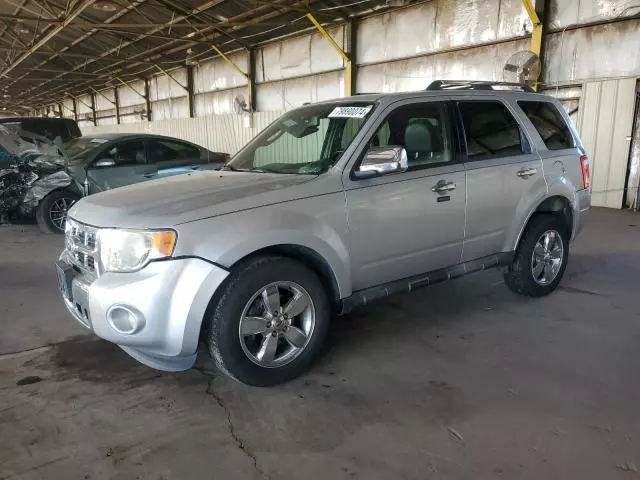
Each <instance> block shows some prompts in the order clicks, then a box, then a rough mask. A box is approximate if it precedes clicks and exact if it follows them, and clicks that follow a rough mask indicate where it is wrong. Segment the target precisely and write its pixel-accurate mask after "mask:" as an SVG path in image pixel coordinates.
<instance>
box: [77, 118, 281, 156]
mask: <svg viewBox="0 0 640 480" xmlns="http://www.w3.org/2000/svg"><path fill="white" fill-rule="evenodd" d="M281 114H282V112H256V113H254V114H253V125H252V126H247V121H248V116H245V115H242V116H239V115H235V114H229V115H210V116H207V117H197V118H178V119H173V120H163V121H157V122H139V123H130V124H121V125H108V126H106V125H105V126H97V127H94V126H92V125H91V126H83V127H82V134H83V135H100V134H103V133H135V132H141V133H154V134H157V135H168V136H171V137H177V138H183V139H185V140H189V141H191V142H194V143H197V144H198V145H202V146H203V147H206V148H208V149H210V150H214V151H219V152H227V153H231V154H233V153H236V152H237V151H238V150H240V148H242V146H243V145H244V144H245V143H247V142H248V141H249V140H250V139H251V138H253V136H255V135H256V134H257V133H258V132H260V131H262V130H263V129H264V128H265V127H267V126H268V125H269V124H270V123H271V122H273V121H274V120H275V119H276V118H278V117H279V116H280V115H281Z"/></svg>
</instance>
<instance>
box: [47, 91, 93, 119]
mask: <svg viewBox="0 0 640 480" xmlns="http://www.w3.org/2000/svg"><path fill="white" fill-rule="evenodd" d="M76 106H77V108H78V115H81V114H85V113H91V95H88V94H87V95H80V96H79V97H78V98H77V100H76ZM55 110H57V107H56V108H55Z"/></svg>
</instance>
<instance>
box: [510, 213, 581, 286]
mask: <svg viewBox="0 0 640 480" xmlns="http://www.w3.org/2000/svg"><path fill="white" fill-rule="evenodd" d="M569 241H570V234H569V230H568V229H567V226H566V224H565V222H564V221H563V220H562V218H560V217H559V216H557V215H552V214H536V215H534V216H533V217H531V220H529V223H528V224H527V227H526V229H525V231H524V233H523V235H522V238H521V239H520V243H519V244H518V249H517V250H516V254H515V258H514V259H513V262H512V264H511V265H510V266H509V271H508V272H507V273H505V275H504V280H505V283H506V284H507V287H509V289H510V290H511V291H513V292H515V293H519V294H521V295H526V296H529V297H543V296H545V295H548V294H550V293H551V292H553V291H554V290H555V289H556V287H557V286H558V284H559V283H560V280H561V279H562V276H563V275H564V271H565V269H566V268H567V260H568V259H569Z"/></svg>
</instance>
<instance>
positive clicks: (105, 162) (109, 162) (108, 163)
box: [93, 158, 116, 168]
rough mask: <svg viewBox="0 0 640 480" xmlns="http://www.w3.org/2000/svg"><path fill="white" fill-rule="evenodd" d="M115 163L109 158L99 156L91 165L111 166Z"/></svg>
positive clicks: (95, 166) (99, 166)
mask: <svg viewBox="0 0 640 480" xmlns="http://www.w3.org/2000/svg"><path fill="white" fill-rule="evenodd" d="M115 164H116V162H114V161H113V160H112V159H110V158H101V159H100V160H98V161H97V162H94V164H93V167H94V168H105V167H113V166H114V165H115Z"/></svg>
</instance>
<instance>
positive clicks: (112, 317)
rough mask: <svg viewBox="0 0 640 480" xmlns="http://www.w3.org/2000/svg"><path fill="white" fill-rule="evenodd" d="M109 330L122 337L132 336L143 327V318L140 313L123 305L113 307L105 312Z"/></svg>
mask: <svg viewBox="0 0 640 480" xmlns="http://www.w3.org/2000/svg"><path fill="white" fill-rule="evenodd" d="M107 321H108V322H109V325H111V328H113V329H114V330H115V331H116V332H118V333H121V334H122V335H132V334H134V333H137V332H139V331H140V330H142V327H144V317H143V316H142V314H141V313H140V312H138V311H137V310H135V309H133V308H131V307H125V306H123V305H114V306H113V307H111V308H110V309H109V311H108V312H107Z"/></svg>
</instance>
